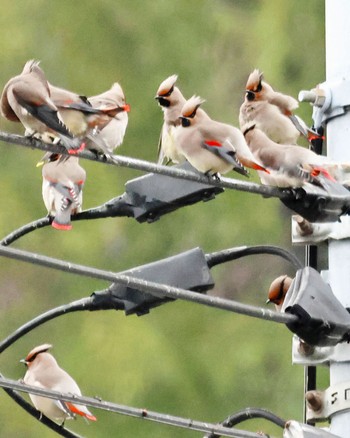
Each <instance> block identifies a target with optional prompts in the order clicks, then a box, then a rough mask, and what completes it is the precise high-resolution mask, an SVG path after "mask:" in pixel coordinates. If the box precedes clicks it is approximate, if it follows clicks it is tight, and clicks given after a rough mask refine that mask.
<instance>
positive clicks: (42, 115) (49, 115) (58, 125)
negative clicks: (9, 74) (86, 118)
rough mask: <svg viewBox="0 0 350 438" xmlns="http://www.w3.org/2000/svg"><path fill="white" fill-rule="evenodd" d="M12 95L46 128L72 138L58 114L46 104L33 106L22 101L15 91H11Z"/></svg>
mask: <svg viewBox="0 0 350 438" xmlns="http://www.w3.org/2000/svg"><path fill="white" fill-rule="evenodd" d="M13 94H14V97H15V99H16V100H17V102H18V103H19V104H20V105H21V106H22V107H23V108H25V109H26V110H27V111H28V113H29V114H31V115H32V116H33V117H35V118H36V119H38V120H40V122H42V123H44V124H45V125H46V126H48V127H49V128H51V129H53V130H54V131H56V132H58V133H59V134H62V135H64V136H66V137H68V138H73V136H72V134H71V133H70V132H69V130H68V128H67V127H66V126H65V125H64V124H63V123H62V122H61V120H60V119H59V118H58V113H57V111H56V110H54V109H52V108H51V107H50V106H49V105H46V104H42V105H34V104H33V103H31V102H29V101H27V100H25V99H23V98H22V97H21V96H20V95H19V94H18V93H16V91H15V90H13Z"/></svg>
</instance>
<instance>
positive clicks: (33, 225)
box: [0, 216, 52, 246]
mask: <svg viewBox="0 0 350 438" xmlns="http://www.w3.org/2000/svg"><path fill="white" fill-rule="evenodd" d="M51 222H52V218H50V217H48V216H46V217H43V218H41V219H37V220H35V221H33V222H30V223H29V224H26V225H23V227H21V228H18V229H17V230H15V231H13V232H12V233H10V234H8V235H7V236H6V237H4V238H3V239H1V240H0V245H3V246H8V245H11V243H13V242H15V241H16V240H18V239H19V238H20V237H23V236H25V235H26V234H28V233H31V232H32V231H35V230H38V229H39V228H43V227H46V226H48V225H50V224H51Z"/></svg>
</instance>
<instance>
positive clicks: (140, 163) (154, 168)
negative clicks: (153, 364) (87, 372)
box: [0, 131, 293, 199]
mask: <svg viewBox="0 0 350 438" xmlns="http://www.w3.org/2000/svg"><path fill="white" fill-rule="evenodd" d="M0 141H4V142H7V143H13V144H16V145H19V146H24V147H27V148H31V149H39V150H42V151H45V152H55V153H59V154H63V155H69V154H68V152H67V150H66V149H65V148H64V147H63V146H60V145H53V144H46V143H43V142H41V141H40V140H38V139H36V138H28V137H23V136H21V135H16V134H8V133H6V132H2V131H0ZM77 156H78V157H79V158H84V159H87V160H91V161H96V162H99V163H103V164H111V165H115V166H122V167H128V168H131V169H136V170H142V171H146V172H152V173H159V174H161V175H167V176H172V177H174V178H181V179H186V180H189V181H195V182H198V183H202V184H207V185H211V186H214V187H221V188H227V189H234V190H240V191H243V192H249V193H255V194H259V195H263V196H267V197H276V198H279V199H289V198H290V197H291V194H292V193H293V191H292V190H291V189H278V188H276V187H270V186H264V185H261V184H256V183H252V182H247V181H240V180H235V179H232V178H221V179H220V180H219V181H218V180H216V179H214V178H208V177H207V176H205V175H204V174H203V175H201V174H198V173H194V172H189V171H186V170H183V169H177V168H176V169H175V168H174V167H173V166H161V165H158V164H155V163H151V162H149V161H144V160H139V159H135V158H130V157H124V156H121V155H110V156H108V157H106V156H97V155H96V154H94V153H92V152H90V151H83V152H80V153H79V154H78V155H77Z"/></svg>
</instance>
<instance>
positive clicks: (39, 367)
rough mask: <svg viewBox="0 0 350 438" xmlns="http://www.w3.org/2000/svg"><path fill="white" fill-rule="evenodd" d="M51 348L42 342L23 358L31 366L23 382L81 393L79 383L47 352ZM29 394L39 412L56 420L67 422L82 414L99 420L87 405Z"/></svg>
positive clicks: (63, 391) (92, 419)
mask: <svg viewBox="0 0 350 438" xmlns="http://www.w3.org/2000/svg"><path fill="white" fill-rule="evenodd" d="M50 348H52V345H50V344H43V345H39V346H37V347H35V348H33V350H31V351H30V352H29V353H28V355H27V356H26V358H25V359H22V360H21V362H23V363H24V364H25V365H26V366H27V368H28V369H27V372H26V374H25V376H24V379H23V382H24V383H25V384H27V385H30V386H37V387H39V388H42V389H50V390H53V391H58V392H62V393H65V394H69V395H78V396H80V395H81V391H80V389H79V387H78V385H77V383H76V382H75V380H74V379H73V378H72V377H71V376H70V375H69V374H68V373H67V372H66V371H64V370H63V369H62V368H60V367H59V366H58V364H57V361H56V359H55V358H54V357H53V356H52V355H51V354H50V353H48V350H49V349H50ZM29 397H30V399H31V401H32V403H33V404H34V406H35V407H36V409H37V410H38V411H40V412H41V413H42V414H44V415H45V416H46V417H49V418H51V419H53V420H58V421H60V422H64V421H65V420H66V419H73V418H75V416H76V415H80V416H82V417H84V418H87V419H88V420H91V421H96V417H95V416H94V415H92V414H91V412H90V411H89V410H88V409H87V407H86V406H84V405H81V404H74V403H69V402H65V401H62V400H55V399H50V398H45V397H42V396H38V395H34V394H29Z"/></svg>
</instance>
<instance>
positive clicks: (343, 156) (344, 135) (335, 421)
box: [325, 0, 350, 438]
mask: <svg viewBox="0 0 350 438" xmlns="http://www.w3.org/2000/svg"><path fill="white" fill-rule="evenodd" d="M340 83H342V84H340ZM333 84H337V87H338V86H340V87H341V90H342V93H341V94H342V99H347V101H346V103H347V104H348V105H350V0H326V84H325V85H326V86H327V87H329V89H330V91H331V96H332V102H331V107H333V108H334V105H335V104H337V102H336V98H335V93H334V92H333ZM339 84H340V85H339ZM344 102H345V100H344ZM327 149H328V156H329V157H330V158H331V159H333V160H336V161H349V162H350V112H349V110H345V113H344V114H342V115H340V116H338V117H334V118H331V119H329V120H328V122H327ZM346 219H347V218H346V217H345V220H346ZM328 255H329V282H330V286H331V288H332V290H333V292H334V294H335V296H336V297H337V298H338V300H339V301H340V302H341V303H342V304H343V305H344V307H350V240H349V239H344V240H330V241H329V248H328ZM338 347H339V348H341V349H345V350H347V352H348V353H347V356H346V357H347V361H345V362H344V361H341V362H340V361H339V362H331V363H330V387H333V386H334V385H338V384H346V382H348V383H349V385H344V387H343V389H344V391H345V390H346V388H347V387H349V388H350V349H349V346H348V345H347V344H344V343H343V344H341V345H339V346H338ZM344 391H341V392H342V394H339V397H344V394H343V392H344ZM345 397H346V395H345ZM330 430H331V432H332V433H333V434H335V435H339V436H340V437H344V438H347V437H349V436H350V411H349V410H348V411H341V412H337V413H335V414H334V415H333V416H332V420H331V429H330Z"/></svg>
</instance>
